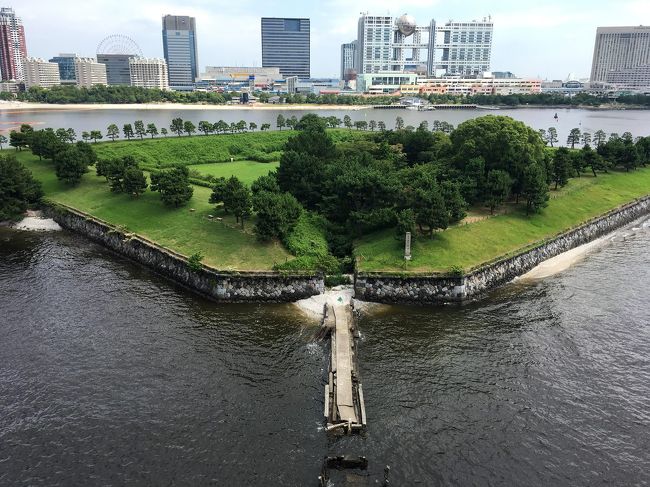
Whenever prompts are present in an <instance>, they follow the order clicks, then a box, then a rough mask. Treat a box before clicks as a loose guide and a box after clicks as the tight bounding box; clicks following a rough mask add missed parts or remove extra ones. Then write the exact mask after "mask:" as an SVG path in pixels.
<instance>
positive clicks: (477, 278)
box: [354, 196, 650, 304]
mask: <svg viewBox="0 0 650 487" xmlns="http://www.w3.org/2000/svg"><path fill="white" fill-rule="evenodd" d="M648 213H650V196H646V197H644V198H640V199H638V200H636V201H634V202H632V203H629V204H627V205H625V206H622V207H619V208H617V209H615V210H612V211H610V212H608V213H606V214H604V215H602V216H600V217H598V218H594V219H592V220H590V221H588V222H586V223H585V224H583V225H581V226H579V227H577V228H574V229H572V230H569V231H567V232H564V233H562V234H560V235H558V236H556V237H554V238H552V239H550V240H547V241H543V242H540V243H539V245H537V246H535V247H534V248H532V249H528V250H525V251H523V252H520V253H518V254H517V255H515V256H512V257H508V258H503V259H499V260H496V261H494V262H491V263H488V264H486V265H483V266H481V267H479V268H478V269H475V270H472V271H470V272H469V273H468V274H465V275H463V276H448V275H447V276H445V275H408V274H407V273H403V274H400V273H357V275H356V276H355V283H354V291H355V298H356V299H361V300H364V301H375V302H380V303H422V304H426V303H444V302H454V301H463V300H466V299H471V298H474V297H477V296H479V295H480V294H482V293H484V292H486V291H488V290H490V289H493V288H495V287H497V286H500V285H502V284H505V283H506V282H509V281H511V280H512V279H514V278H515V277H518V276H521V275H523V274H525V273H526V272H528V271H530V270H531V269H533V268H534V267H536V266H537V265H539V264H541V263H542V262H544V261H545V260H547V259H550V258H551V257H555V256H556V255H559V254H561V253H563V252H566V251H567V250H571V249H573V248H575V247H578V246H580V245H583V244H585V243H588V242H591V241H592V240H595V239H596V238H599V237H601V236H603V235H605V234H607V233H610V232H612V231H614V230H616V229H617V228H620V227H622V226H624V225H626V224H628V223H631V222H633V221H634V220H636V219H638V218H640V217H642V216H644V215H647V214H648Z"/></svg>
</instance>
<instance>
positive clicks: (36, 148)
mask: <svg viewBox="0 0 650 487" xmlns="http://www.w3.org/2000/svg"><path fill="white" fill-rule="evenodd" d="M29 145H30V148H31V150H32V154H34V155H35V156H38V158H39V160H40V159H42V158H43V157H45V158H46V159H54V156H55V154H56V153H57V152H59V151H61V150H63V149H64V148H65V142H62V141H61V139H59V138H58V137H57V136H56V135H55V133H54V132H52V131H51V130H36V131H34V132H32V134H31V135H30V141H29Z"/></svg>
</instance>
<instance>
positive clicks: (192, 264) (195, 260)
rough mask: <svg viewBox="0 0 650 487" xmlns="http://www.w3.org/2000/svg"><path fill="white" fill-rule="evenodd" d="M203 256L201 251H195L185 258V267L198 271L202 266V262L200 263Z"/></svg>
mask: <svg viewBox="0 0 650 487" xmlns="http://www.w3.org/2000/svg"><path fill="white" fill-rule="evenodd" d="M203 257H204V256H203V254H202V253H201V252H196V253H194V254H192V255H190V256H189V258H188V259H187V267H189V268H190V269H191V270H193V271H194V272H196V271H200V270H201V269H202V268H203V264H201V261H202V260H203Z"/></svg>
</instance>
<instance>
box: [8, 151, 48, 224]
mask: <svg viewBox="0 0 650 487" xmlns="http://www.w3.org/2000/svg"><path fill="white" fill-rule="evenodd" d="M42 196H43V190H42V188H41V183H40V182H39V181H37V180H35V179H34V178H33V177H32V173H31V172H29V171H28V170H27V169H25V167H24V166H23V165H22V164H21V163H20V162H18V161H17V160H16V157H15V156H14V155H13V154H10V155H6V156H0V221H5V220H11V219H13V218H15V217H17V216H19V215H21V214H22V213H24V212H25V210H26V209H27V208H28V206H29V205H31V204H34V203H38V202H39V201H40V199H41V197H42Z"/></svg>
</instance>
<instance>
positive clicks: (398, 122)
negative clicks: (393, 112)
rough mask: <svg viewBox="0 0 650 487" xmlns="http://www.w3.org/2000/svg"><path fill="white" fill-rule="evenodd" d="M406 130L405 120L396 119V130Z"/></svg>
mask: <svg viewBox="0 0 650 487" xmlns="http://www.w3.org/2000/svg"><path fill="white" fill-rule="evenodd" d="M403 128H404V119H403V118H402V117H397V118H395V130H402V129H403Z"/></svg>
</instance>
